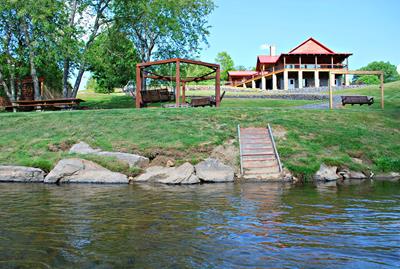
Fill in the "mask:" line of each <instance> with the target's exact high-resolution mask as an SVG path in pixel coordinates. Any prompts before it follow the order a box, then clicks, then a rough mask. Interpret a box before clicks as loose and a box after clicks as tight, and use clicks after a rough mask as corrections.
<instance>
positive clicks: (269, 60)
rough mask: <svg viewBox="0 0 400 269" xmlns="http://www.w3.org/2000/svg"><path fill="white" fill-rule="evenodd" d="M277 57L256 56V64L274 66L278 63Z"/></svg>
mask: <svg viewBox="0 0 400 269" xmlns="http://www.w3.org/2000/svg"><path fill="white" fill-rule="evenodd" d="M278 59H279V56H269V55H260V56H258V62H260V63H261V64H274V63H276V61H278Z"/></svg>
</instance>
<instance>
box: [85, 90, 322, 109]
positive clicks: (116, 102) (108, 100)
mask: <svg viewBox="0 0 400 269" xmlns="http://www.w3.org/2000/svg"><path fill="white" fill-rule="evenodd" d="M199 92H201V93H202V95H203V96H210V95H213V94H211V93H210V94H204V93H207V92H208V91H199ZM78 97H79V98H82V99H83V100H85V101H86V102H84V103H82V105H83V106H86V107H89V108H91V109H111V108H134V106H135V103H134V100H133V99H132V97H130V96H128V95H126V94H124V93H111V94H96V93H92V92H85V93H81V94H80V95H79V96H78ZM189 100H190V98H189V97H188V100H187V101H189ZM318 102H319V101H308V100H282V99H247V98H242V99H240V98H239V99H236V98H235V99H233V98H225V99H223V101H222V103H221V107H223V108H236V107H259V108H271V107H290V106H301V105H305V104H311V103H318ZM161 105H162V104H160V103H156V104H150V105H149V106H150V107H161Z"/></svg>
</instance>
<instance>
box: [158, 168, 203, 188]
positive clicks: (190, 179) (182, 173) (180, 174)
mask: <svg viewBox="0 0 400 269" xmlns="http://www.w3.org/2000/svg"><path fill="white" fill-rule="evenodd" d="M158 182H160V183H164V184H198V183H200V179H199V178H198V176H196V175H195V174H194V167H193V165H191V164H190V163H184V164H182V165H181V166H179V167H177V168H174V169H171V170H170V173H169V176H168V177H167V178H165V179H160V180H158Z"/></svg>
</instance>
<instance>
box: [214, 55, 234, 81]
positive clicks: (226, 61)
mask: <svg viewBox="0 0 400 269" xmlns="http://www.w3.org/2000/svg"><path fill="white" fill-rule="evenodd" d="M215 61H216V62H217V63H219V64H220V66H221V70H222V72H221V79H222V80H228V72H229V71H232V70H234V66H235V63H234V62H233V59H232V57H231V56H230V55H229V54H228V53H227V52H226V51H223V52H220V53H218V54H217V57H216V58H215Z"/></svg>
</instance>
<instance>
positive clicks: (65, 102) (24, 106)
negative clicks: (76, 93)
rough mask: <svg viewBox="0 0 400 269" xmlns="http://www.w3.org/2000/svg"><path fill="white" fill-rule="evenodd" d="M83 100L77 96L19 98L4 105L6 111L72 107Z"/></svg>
mask: <svg viewBox="0 0 400 269" xmlns="http://www.w3.org/2000/svg"><path fill="white" fill-rule="evenodd" d="M82 102H85V101H84V100H82V99H79V98H59V99H47V100H21V101H14V102H13V103H12V105H10V106H6V107H5V109H6V110H7V111H13V110H20V111H32V110H35V109H38V110H45V109H53V110H57V109H72V108H76V107H79V105H80V103H82Z"/></svg>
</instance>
